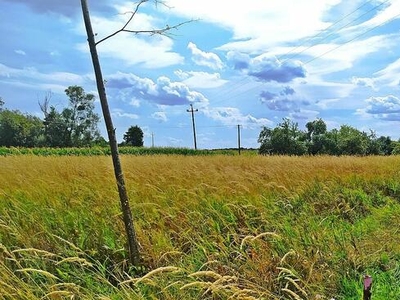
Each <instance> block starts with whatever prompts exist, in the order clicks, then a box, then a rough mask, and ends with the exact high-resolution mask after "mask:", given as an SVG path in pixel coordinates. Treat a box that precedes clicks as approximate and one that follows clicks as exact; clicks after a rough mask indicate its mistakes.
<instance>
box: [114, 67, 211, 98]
mask: <svg viewBox="0 0 400 300" xmlns="http://www.w3.org/2000/svg"><path fill="white" fill-rule="evenodd" d="M107 86H108V87H109V88H116V89H127V91H129V93H130V95H131V96H132V97H133V98H137V99H143V100H147V101H150V102H154V103H156V104H161V105H168V106H169V105H186V104H189V103H195V102H196V103H203V104H206V103H207V102H208V100H207V99H206V98H205V97H204V96H203V95H202V94H201V93H199V92H196V91H193V90H191V89H190V88H189V87H188V86H187V85H185V84H184V83H182V82H172V81H171V80H170V79H169V78H168V77H165V76H161V77H159V78H158V79H157V81H156V82H154V81H153V80H151V79H149V78H140V77H138V76H136V75H134V74H127V73H117V74H114V75H111V76H109V78H108V81H107Z"/></svg>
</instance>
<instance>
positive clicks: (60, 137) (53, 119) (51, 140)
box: [43, 106, 69, 147]
mask: <svg viewBox="0 0 400 300" xmlns="http://www.w3.org/2000/svg"><path fill="white" fill-rule="evenodd" d="M43 123H44V126H45V129H44V136H45V144H46V146H49V147H66V146H69V132H68V123H67V121H66V120H65V118H64V116H63V115H62V113H59V112H58V111H56V109H55V108H54V106H51V107H50V111H48V112H46V116H45V118H44V122H43Z"/></svg>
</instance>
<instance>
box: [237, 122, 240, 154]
mask: <svg viewBox="0 0 400 300" xmlns="http://www.w3.org/2000/svg"><path fill="white" fill-rule="evenodd" d="M237 130H238V150H239V155H240V125H238V126H237Z"/></svg>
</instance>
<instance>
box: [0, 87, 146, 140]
mask: <svg viewBox="0 0 400 300" xmlns="http://www.w3.org/2000/svg"><path fill="white" fill-rule="evenodd" d="M65 94H66V95H67V97H68V107H66V108H64V109H62V110H61V111H58V110H57V109H56V108H55V107H54V106H52V105H50V100H51V93H47V94H46V96H45V98H44V100H43V101H42V102H39V106H40V109H41V111H42V113H43V119H41V118H39V117H37V116H34V115H30V114H25V113H22V112H20V111H18V110H9V109H6V108H4V104H5V103H4V101H3V100H2V99H1V98H0V146H6V147H88V146H93V145H101V146H105V145H107V141H106V140H105V139H104V138H103V137H102V136H101V135H100V131H99V129H98V123H99V120H100V117H99V115H98V114H97V113H95V111H94V108H95V107H94V100H95V97H94V95H93V94H87V93H86V92H85V91H84V89H83V88H82V87H80V86H76V85H74V86H69V87H68V88H67V89H66V90H65ZM121 145H129V146H136V147H142V146H143V131H142V129H141V128H140V127H139V126H131V127H130V128H129V129H128V131H127V132H126V133H125V134H124V142H123V143H122V144H121Z"/></svg>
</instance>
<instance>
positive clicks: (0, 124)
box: [0, 109, 43, 147]
mask: <svg viewBox="0 0 400 300" xmlns="http://www.w3.org/2000/svg"><path fill="white" fill-rule="evenodd" d="M42 130H43V124H42V121H41V120H40V119H39V118H38V117H35V116H31V115H25V114H23V113H21V112H19V111H17V110H15V111H11V110H8V109H5V110H2V111H0V145H1V146H6V147H11V146H13V147H36V146H39V145H40V140H41V137H42V132H43V131H42Z"/></svg>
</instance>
